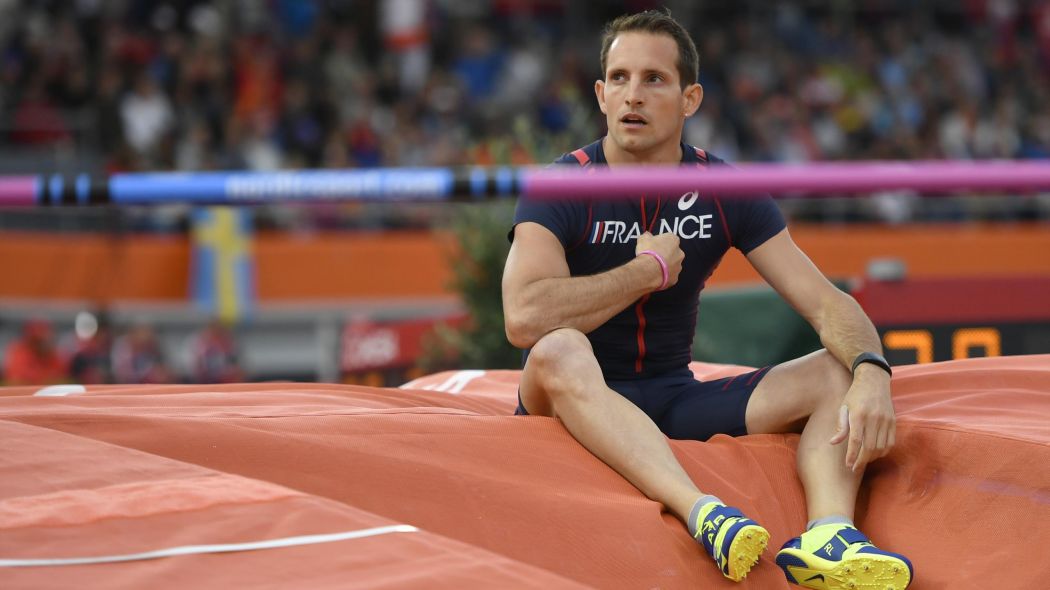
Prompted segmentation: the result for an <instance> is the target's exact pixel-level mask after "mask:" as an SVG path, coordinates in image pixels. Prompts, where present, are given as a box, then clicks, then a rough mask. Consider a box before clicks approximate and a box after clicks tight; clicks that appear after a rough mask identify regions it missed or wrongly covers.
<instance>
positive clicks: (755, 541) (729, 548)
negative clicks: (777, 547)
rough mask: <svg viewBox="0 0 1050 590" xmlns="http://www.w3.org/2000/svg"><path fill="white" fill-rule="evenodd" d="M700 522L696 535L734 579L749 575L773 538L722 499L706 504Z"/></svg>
mask: <svg viewBox="0 0 1050 590" xmlns="http://www.w3.org/2000/svg"><path fill="white" fill-rule="evenodd" d="M696 525H697V526H696V539H697V540H698V541H700V542H701V543H703V545H704V548H705V549H707V552H708V554H710V555H711V557H712V558H714V560H715V563H716V564H718V567H719V568H720V569H721V570H722V573H723V574H724V575H725V577H727V578H729V579H730V580H733V581H734V582H739V581H740V580H743V579H744V578H745V577H746V576H747V573H748V572H749V571H751V568H752V566H754V565H755V564H756V563H758V558H759V556H760V555H762V552H763V551H765V550H766V543H768V542H769V532H768V531H766V529H764V528H762V527H761V526H759V525H758V523H756V522H755V521H753V520H751V519H750V518H747V517H746V516H744V515H743V513H741V512H740V511H739V510H737V509H736V508H731V507H729V506H726V505H725V504H722V503H720V502H708V503H707V504H705V505H704V506H702V507H701V508H700V513H699V514H698V515H697V517H696Z"/></svg>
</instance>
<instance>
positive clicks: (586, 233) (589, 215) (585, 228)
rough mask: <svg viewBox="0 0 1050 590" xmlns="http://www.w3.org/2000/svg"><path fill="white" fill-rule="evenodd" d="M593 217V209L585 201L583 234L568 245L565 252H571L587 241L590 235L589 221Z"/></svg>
mask: <svg viewBox="0 0 1050 590" xmlns="http://www.w3.org/2000/svg"><path fill="white" fill-rule="evenodd" d="M593 219H594V211H593V210H592V208H591V203H587V223H586V224H585V225H584V226H583V235H581V236H580V239H579V240H577V241H576V243H575V244H573V245H572V246H569V249H568V250H566V252H572V251H573V250H575V249H576V248H579V247H580V246H582V245H584V244H586V243H587V238H589V237H591V221H592V220H593Z"/></svg>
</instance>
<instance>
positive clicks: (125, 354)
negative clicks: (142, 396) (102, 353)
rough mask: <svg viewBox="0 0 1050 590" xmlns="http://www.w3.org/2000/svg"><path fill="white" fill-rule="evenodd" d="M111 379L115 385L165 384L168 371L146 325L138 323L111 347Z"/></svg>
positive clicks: (158, 347) (162, 354)
mask: <svg viewBox="0 0 1050 590" xmlns="http://www.w3.org/2000/svg"><path fill="white" fill-rule="evenodd" d="M113 377H114V379H115V380H116V382H117V383H168V382H170V381H171V370H170V369H169V368H168V365H167V362H166V361H165V359H164V352H163V351H162V350H161V348H160V343H159V342H157V336H156V334H155V333H154V332H153V328H151V327H150V326H149V325H148V324H138V325H136V326H133V327H132V328H131V330H130V331H129V332H128V333H126V334H124V335H123V336H121V337H120V338H118V339H117V341H116V343H114V345H113Z"/></svg>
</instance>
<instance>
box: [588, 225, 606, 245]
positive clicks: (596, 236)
mask: <svg viewBox="0 0 1050 590" xmlns="http://www.w3.org/2000/svg"><path fill="white" fill-rule="evenodd" d="M604 226H605V222H604V221H596V222H594V234H592V235H591V243H592V244H597V243H598V240H599V239H601V235H602V230H603V229H604Z"/></svg>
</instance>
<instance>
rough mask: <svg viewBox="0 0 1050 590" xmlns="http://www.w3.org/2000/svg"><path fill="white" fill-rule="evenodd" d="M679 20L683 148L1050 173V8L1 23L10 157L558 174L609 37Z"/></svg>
mask: <svg viewBox="0 0 1050 590" xmlns="http://www.w3.org/2000/svg"><path fill="white" fill-rule="evenodd" d="M581 4H586V5H581ZM665 4H666V5H668V6H670V7H671V8H672V11H673V12H674V14H675V15H676V16H677V17H678V18H679V19H680V20H681V21H683V23H685V24H686V25H687V26H688V27H689V29H690V30H691V32H692V33H693V36H694V37H695V38H696V40H697V44H698V46H699V49H700V55H701V81H702V83H703V84H704V86H705V89H706V99H705V103H704V105H703V107H702V108H701V110H700V113H699V114H698V115H697V116H696V117H694V118H693V119H692V120H691V121H690V122H689V125H688V128H687V139H688V140H689V141H691V142H693V143H696V144H698V145H701V146H704V147H707V148H709V149H710V150H711V151H713V152H715V153H717V154H720V155H722V156H724V157H726V158H728V159H731V160H774V161H804V160H814V159H840V158H850V159H860V158H1017V157H1019V158H1038V157H1046V156H1047V155H1048V154H1050V109H1048V107H1047V105H1048V104H1050V86H1048V67H1050V2H1047V1H1041V0H1033V1H1023V0H957V1H951V2H948V1H943V2H939V1H928V2H918V3H915V2H905V1H903V0H887V1H882V0H880V1H878V2H874V1H864V0H855V1H841V2H828V3H824V2H820V3H818V2H804V1H800V0H796V1H786V2H777V3H766V2H757V1H754V2H753V1H744V2H738V3H719V2H685V1H679V2H674V1H672V2H663V3H660V2H646V1H620V2H616V1H609V2H600V3H571V2H564V1H557V0H516V1H515V0H493V1H491V2H486V1H481V0H472V1H453V0H371V1H367V0H215V1H212V2H204V1H199V0H198V1H193V0H189V1H183V2H172V1H163V0H113V1H102V0H77V1H75V2H63V1H57V0H52V1H29V0H24V1H18V0H7V1H0V114H2V119H0V120H2V121H3V123H2V127H0V144H7V146H10V147H47V148H58V149H65V150H73V151H78V150H85V151H95V152H97V153H99V154H101V155H102V161H103V162H104V163H105V168H106V171H109V172H114V171H119V170H139V169H178V170H198V169H212V168H223V169H231V168H238V169H239V168H245V169H253V170H270V169H276V168H295V167H347V166H419V165H457V164H465V163H480V164H489V163H497V162H500V163H503V162H510V163H528V162H535V161H540V162H545V161H549V160H550V159H551V158H552V157H555V156H556V155H558V154H559V153H561V152H563V151H565V150H567V149H569V148H571V147H574V146H576V145H577V144H580V143H582V142H585V141H589V140H590V139H592V138H593V137H596V136H598V135H600V134H601V133H602V125H603V121H602V119H601V117H600V114H599V113H598V112H597V109H596V107H595V105H594V100H593V94H592V92H593V91H592V86H593V82H594V80H595V79H596V78H597V77H599V75H600V72H599V71H598V70H599V66H598V34H599V28H600V26H601V24H602V23H603V22H605V21H606V20H607V19H609V18H611V17H613V16H615V15H617V14H620V13H623V12H627V11H634V10H638V9H642V8H648V7H652V6H657V5H665ZM725 4H732V6H725Z"/></svg>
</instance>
